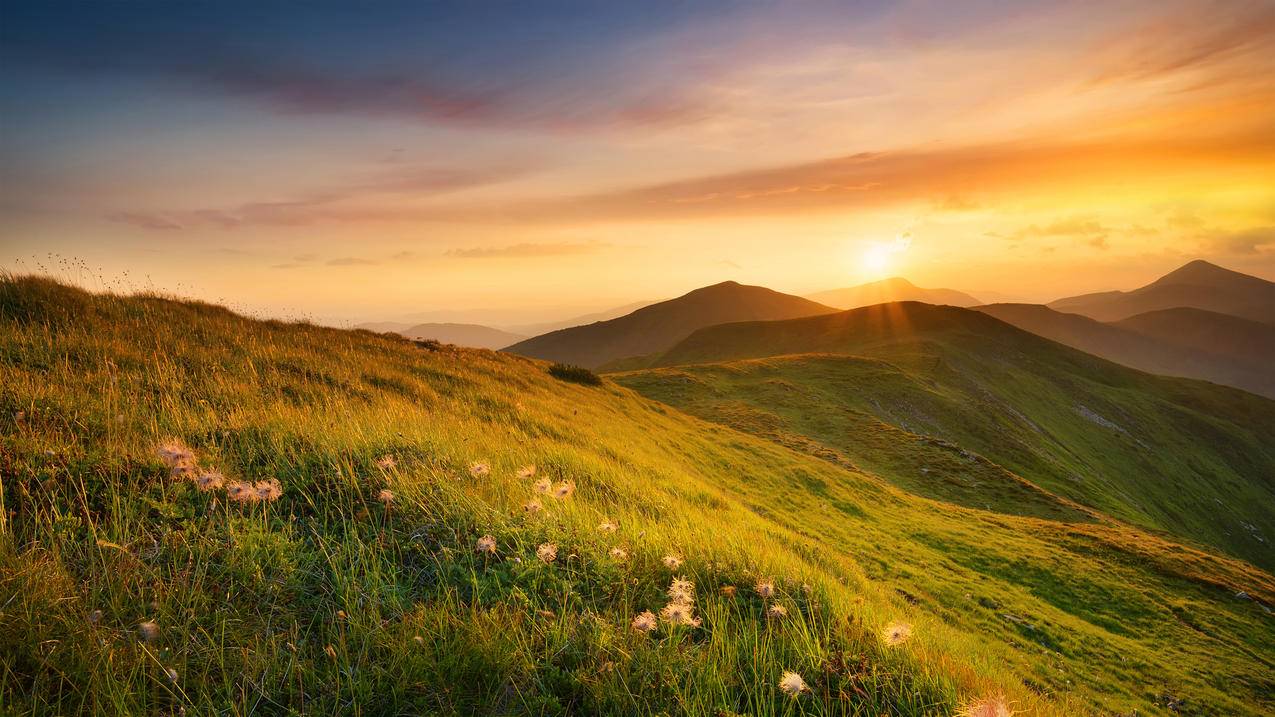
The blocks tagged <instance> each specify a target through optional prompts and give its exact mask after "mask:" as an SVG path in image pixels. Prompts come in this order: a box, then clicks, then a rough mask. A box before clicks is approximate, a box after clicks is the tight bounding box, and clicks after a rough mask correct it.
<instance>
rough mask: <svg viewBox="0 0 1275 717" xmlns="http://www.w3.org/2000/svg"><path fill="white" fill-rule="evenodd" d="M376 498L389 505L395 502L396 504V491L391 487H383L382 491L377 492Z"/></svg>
mask: <svg viewBox="0 0 1275 717" xmlns="http://www.w3.org/2000/svg"><path fill="white" fill-rule="evenodd" d="M376 499H377V500H379V501H381V502H382V503H384V504H385V505H387V506H388V505H393V504H394V491H392V490H390V489H389V488H382V489H381V492H380V493H377V494H376Z"/></svg>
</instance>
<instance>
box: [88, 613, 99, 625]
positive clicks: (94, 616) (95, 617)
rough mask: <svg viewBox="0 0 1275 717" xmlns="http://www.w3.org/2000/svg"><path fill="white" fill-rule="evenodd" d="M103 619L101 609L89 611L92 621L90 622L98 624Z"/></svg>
mask: <svg viewBox="0 0 1275 717" xmlns="http://www.w3.org/2000/svg"><path fill="white" fill-rule="evenodd" d="M101 621H102V611H101V610H94V611H93V612H91V613H89V622H90V623H92V624H94V625H96V624H98V623H99V622H101Z"/></svg>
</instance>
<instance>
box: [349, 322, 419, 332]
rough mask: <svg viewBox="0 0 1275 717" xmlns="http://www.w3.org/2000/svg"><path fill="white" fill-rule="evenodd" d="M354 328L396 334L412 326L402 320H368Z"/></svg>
mask: <svg viewBox="0 0 1275 717" xmlns="http://www.w3.org/2000/svg"><path fill="white" fill-rule="evenodd" d="M354 328H356V329H363V330H364V331H371V332H372V333H376V334H385V333H390V334H397V333H401V332H403V331H405V330H407V329H410V328H412V324H411V323H406V322H403V321H369V322H367V323H365V324H358V325H356V326H355V327H354Z"/></svg>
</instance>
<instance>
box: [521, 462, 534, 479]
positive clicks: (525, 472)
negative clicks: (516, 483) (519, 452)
mask: <svg viewBox="0 0 1275 717" xmlns="http://www.w3.org/2000/svg"><path fill="white" fill-rule="evenodd" d="M535 474H536V467H535V466H532V465H526V466H523V467H522V468H519V469H518V477H519V478H521V479H523V480H527V479H528V478H530V477H532V476H534V475H535Z"/></svg>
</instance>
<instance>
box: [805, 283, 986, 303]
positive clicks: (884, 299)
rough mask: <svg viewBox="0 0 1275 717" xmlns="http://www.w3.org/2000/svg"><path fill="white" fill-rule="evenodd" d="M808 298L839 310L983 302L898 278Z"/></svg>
mask: <svg viewBox="0 0 1275 717" xmlns="http://www.w3.org/2000/svg"><path fill="white" fill-rule="evenodd" d="M806 298H807V299H810V300H811V301H817V302H819V303H821V304H826V305H828V306H833V307H836V308H838V309H857V308H859V307H861V306H873V305H875V304H885V303H889V302H891V301H923V302H925V303H927V304H949V305H951V306H975V305H977V304H981V303H983V302H981V301H979V300H978V299H976V298H974V297H973V296H970V295H969V294H966V293H964V292H961V291H956V290H955V289H923V288H921V287H919V286H917V285H916V284H913V283H912V282H910V281H908V280H907V279H904V278H902V277H898V276H896V277H893V278H890V279H883V280H881V281H874V282H871V283H868V284H860V285H859V286H852V287H849V288H846V289H831V290H828V291H820V292H818V293H815V294H810V295H809V296H807V297H806Z"/></svg>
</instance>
